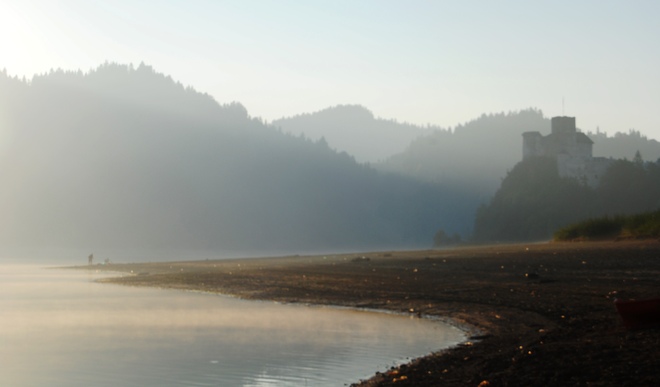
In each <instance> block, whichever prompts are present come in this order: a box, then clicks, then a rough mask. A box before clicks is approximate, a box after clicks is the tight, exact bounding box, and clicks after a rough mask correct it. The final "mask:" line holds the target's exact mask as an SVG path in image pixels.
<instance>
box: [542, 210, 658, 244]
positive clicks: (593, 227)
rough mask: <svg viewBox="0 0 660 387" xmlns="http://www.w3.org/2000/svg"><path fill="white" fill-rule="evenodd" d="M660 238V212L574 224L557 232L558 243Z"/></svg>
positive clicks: (597, 219) (607, 217) (590, 220)
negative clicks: (578, 240) (579, 240)
mask: <svg viewBox="0 0 660 387" xmlns="http://www.w3.org/2000/svg"><path fill="white" fill-rule="evenodd" d="M657 237H660V210H656V211H652V212H644V213H639V214H634V215H627V216H623V215H619V216H614V217H609V216H605V217H602V218H594V219H589V220H585V221H582V222H578V223H574V224H571V225H569V226H566V227H564V228H561V229H559V230H558V231H557V232H555V235H554V239H555V240H556V241H569V240H575V239H586V240H593V239H610V238H657Z"/></svg>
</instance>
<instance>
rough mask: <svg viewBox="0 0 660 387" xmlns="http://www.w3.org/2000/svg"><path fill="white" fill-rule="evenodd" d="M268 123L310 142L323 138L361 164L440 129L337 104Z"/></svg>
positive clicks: (388, 154) (365, 109) (384, 157)
mask: <svg viewBox="0 0 660 387" xmlns="http://www.w3.org/2000/svg"><path fill="white" fill-rule="evenodd" d="M272 124H273V125H275V126H277V127H280V128H281V129H282V131H283V132H285V133H291V134H293V135H296V136H298V135H304V136H305V137H307V138H310V139H312V140H314V141H316V140H319V139H321V138H324V139H325V140H326V141H327V142H328V145H329V146H330V148H332V149H335V150H337V151H339V152H346V153H348V154H349V155H351V156H353V157H355V159H356V160H357V161H358V162H363V163H364V162H368V163H375V162H379V161H383V160H385V159H386V158H388V157H390V156H392V155H394V154H396V153H399V152H401V150H402V149H404V147H405V146H406V145H407V144H409V143H410V142H411V141H413V140H414V139H415V138H417V137H419V136H422V135H425V134H427V133H429V132H430V131H432V130H440V129H441V128H439V127H437V126H427V127H421V126H417V125H412V124H408V123H399V122H397V121H395V120H386V119H382V118H376V117H375V116H374V114H373V113H372V112H371V111H370V110H368V109H367V108H365V107H364V106H361V105H337V106H334V107H330V108H327V109H324V110H320V111H317V112H314V113H307V114H301V115H297V116H293V117H286V118H281V119H278V120H275V121H273V122H272Z"/></svg>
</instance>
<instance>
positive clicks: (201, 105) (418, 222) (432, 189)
mask: <svg viewBox="0 0 660 387" xmlns="http://www.w3.org/2000/svg"><path fill="white" fill-rule="evenodd" d="M0 132H1V134H2V137H1V138H0V176H1V177H2V182H3V189H2V190H0V216H1V217H2V220H3V221H2V222H1V223H0V224H1V225H0V243H1V244H2V246H4V247H7V246H14V247H35V246H40V247H72V248H81V249H100V248H140V249H181V250H185V249H195V250H213V251H219V252H245V253H274V252H278V251H283V252H284V251H294V250H298V251H300V250H324V249H325V250H327V249H335V250H336V249H373V248H394V247H427V246H430V245H431V243H432V238H433V235H434V234H435V232H436V231H437V230H438V229H440V228H444V229H447V230H454V229H455V225H456V224H459V223H461V222H463V224H465V223H466V222H467V221H469V220H466V219H464V218H463V212H464V210H463V209H462V208H461V203H456V202H454V201H453V198H455V197H456V193H454V192H451V191H449V190H448V189H441V188H440V187H438V186H436V185H432V184H427V183H420V182H417V181H415V180H413V179H410V178H406V177H401V176H395V175H392V174H385V173H380V172H377V171H375V170H374V169H372V168H370V167H368V166H365V165H361V164H359V163H357V162H356V161H355V160H354V159H353V158H352V157H351V156H349V155H347V154H345V153H338V152H336V151H334V150H332V149H330V147H329V146H328V145H327V143H326V142H325V141H324V140H319V141H311V140H307V139H305V138H303V137H299V136H293V135H286V134H283V133H281V132H280V131H278V130H277V129H276V128H275V127H274V126H269V125H265V124H264V123H263V122H262V121H261V120H259V119H255V118H251V117H250V116H249V115H248V113H247V110H246V109H245V108H244V107H243V106H241V105H240V104H237V103H232V104H228V105H220V104H218V103H217V102H216V101H215V100H214V99H213V98H211V97H210V96H208V95H205V94H201V93H198V92H196V91H195V90H192V89H191V88H187V87H184V86H183V85H181V84H180V83H177V82H175V81H173V80H172V79H171V78H169V77H166V76H164V75H162V74H159V73H157V72H155V71H154V70H153V69H152V68H151V67H149V66H145V65H140V66H138V67H136V68H135V67H133V66H123V65H117V64H105V65H103V66H100V67H99V68H98V69H95V70H93V71H90V72H88V73H83V72H66V71H60V70H57V71H52V72H50V73H48V74H44V75H40V76H35V77H34V78H33V79H31V80H19V79H16V78H13V77H11V76H9V75H7V74H6V73H4V72H3V73H0Z"/></svg>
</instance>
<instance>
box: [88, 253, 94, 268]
mask: <svg viewBox="0 0 660 387" xmlns="http://www.w3.org/2000/svg"><path fill="white" fill-rule="evenodd" d="M93 260H94V254H90V255H89V257H87V264H88V265H91V264H92V261H93Z"/></svg>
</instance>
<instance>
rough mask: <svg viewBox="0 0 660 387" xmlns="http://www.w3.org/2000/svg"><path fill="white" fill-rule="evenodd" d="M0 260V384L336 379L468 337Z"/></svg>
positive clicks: (322, 382)
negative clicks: (111, 281) (140, 285)
mask: <svg viewBox="0 0 660 387" xmlns="http://www.w3.org/2000/svg"><path fill="white" fill-rule="evenodd" d="M101 276H107V274H97V273H91V272H80V271H76V270H63V269H46V268H41V267H39V266H36V265H9V264H5V265H0V289H1V292H0V364H2V367H1V369H0V385H2V386H53V385H66V386H92V385H93V386H305V385H309V386H342V385H347V384H350V383H352V382H357V381H358V380H359V379H364V378H367V377H369V376H371V375H373V374H374V373H375V372H376V371H385V370H386V369H388V368H389V367H391V366H393V365H395V364H398V363H401V362H403V361H406V360H407V359H409V358H414V357H418V356H421V355H424V354H427V353H429V352H432V351H436V350H440V349H442V348H445V347H448V346H451V345H455V344H457V343H458V342H460V341H462V340H464V339H465V336H464V334H463V333H462V332H461V331H460V330H458V329H457V328H454V327H451V326H448V325H445V324H443V323H440V322H438V321H431V320H426V319H418V318H410V317H407V316H399V315H390V314H384V313H376V312H370V311H356V310H347V309H338V308H327V307H326V308H323V307H308V306H300V305H282V304H276V303H272V302H255V301H244V300H238V299H234V298H230V297H225V296H219V295H213V294H203V293H193V292H183V291H174V290H163V289H151V288H132V287H127V286H120V285H110V284H99V283H95V282H94V280H95V279H97V278H101Z"/></svg>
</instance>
